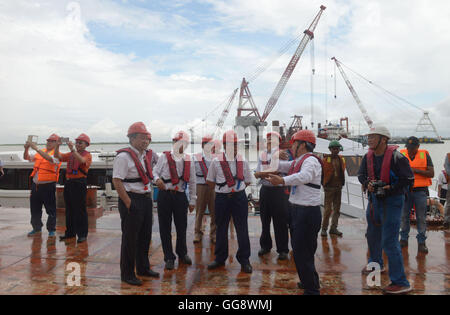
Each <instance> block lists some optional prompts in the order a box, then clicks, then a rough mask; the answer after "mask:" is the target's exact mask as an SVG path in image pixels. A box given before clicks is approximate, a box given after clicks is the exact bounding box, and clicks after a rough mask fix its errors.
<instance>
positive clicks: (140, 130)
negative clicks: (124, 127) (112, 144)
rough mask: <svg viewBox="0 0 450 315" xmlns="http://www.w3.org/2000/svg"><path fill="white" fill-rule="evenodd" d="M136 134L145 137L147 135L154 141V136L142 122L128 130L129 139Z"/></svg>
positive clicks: (136, 123)
mask: <svg viewBox="0 0 450 315" xmlns="http://www.w3.org/2000/svg"><path fill="white" fill-rule="evenodd" d="M135 133H142V134H144V135H147V136H148V137H149V139H150V140H152V134H151V133H150V132H148V130H147V127H145V124H144V123H143V122H141V121H139V122H135V123H134V124H132V125H131V126H130V127H129V128H128V133H127V137H129V136H130V135H132V134H135Z"/></svg>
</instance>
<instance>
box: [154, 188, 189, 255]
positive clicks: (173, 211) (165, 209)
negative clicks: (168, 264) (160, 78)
mask: <svg viewBox="0 0 450 315" xmlns="http://www.w3.org/2000/svg"><path fill="white" fill-rule="evenodd" d="M188 207H189V202H188V200H187V196H186V194H185V193H184V192H175V191H173V190H160V191H159V192H158V221H159V233H160V236H161V245H162V248H163V252H164V261H168V260H175V258H176V257H175V254H174V253H173V247H172V217H173V221H174V223H175V230H176V232H177V242H176V245H175V252H176V254H177V255H178V257H179V258H180V257H184V256H186V255H187V245H186V230H187V211H188Z"/></svg>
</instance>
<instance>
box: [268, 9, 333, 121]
mask: <svg viewBox="0 0 450 315" xmlns="http://www.w3.org/2000/svg"><path fill="white" fill-rule="evenodd" d="M325 9H326V7H325V6H323V5H322V6H320V11H319V13H317V15H316V17H315V18H314V20H313V21H312V23H311V25H310V26H309V28H308V29H307V30H305V31H304V32H303V33H304V34H305V35H304V36H303V38H302V40H301V41H300V44H299V45H298V47H297V50H296V51H295V53H294V55H293V56H292V58H291V61H290V62H289V64H288V65H287V67H286V69H285V70H284V73H283V75H282V76H281V79H280V81H279V82H278V84H277V86H276V87H275V90H274V91H273V93H272V96H271V97H270V98H269V101H268V102H267V104H266V107H265V109H264V113H263V115H262V116H261V122H264V121H265V120H266V119H267V117H268V116H269V114H270V112H271V111H272V110H273V108H274V107H275V105H276V104H277V102H278V99H279V98H280V96H281V93H283V90H284V88H285V87H286V84H287V83H288V81H289V78H290V77H291V75H292V72H293V71H294V69H295V67H296V65H297V63H298V61H299V60H300V57H301V56H302V54H303V51H304V50H305V48H306V45H307V44H308V43H309V42H310V41H311V40H312V39H313V38H314V30H315V29H316V26H317V24H318V23H319V20H320V17H321V16H322V13H323V11H324V10H325Z"/></svg>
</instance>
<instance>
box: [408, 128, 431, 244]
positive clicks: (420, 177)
mask: <svg viewBox="0 0 450 315" xmlns="http://www.w3.org/2000/svg"><path fill="white" fill-rule="evenodd" d="M419 147H420V143H419V139H417V138H416V137H409V138H408V140H407V143H406V149H403V150H401V151H400V152H401V153H402V154H403V155H404V156H406V157H407V158H408V160H409V164H410V165H411V169H412V170H413V172H414V187H413V189H412V191H409V192H408V193H407V196H406V201H405V204H404V206H403V213H402V225H401V230H400V238H401V239H400V246H401V247H406V246H408V237H409V230H410V213H411V209H412V208H413V207H414V208H415V210H416V220H417V231H418V234H417V242H418V250H419V252H421V253H428V248H427V246H426V244H425V240H426V239H427V237H426V231H427V222H426V217H427V198H428V196H429V192H428V187H429V186H431V179H432V178H433V177H434V167H433V162H432V160H431V157H430V155H429V154H428V151H427V150H420V149H419Z"/></svg>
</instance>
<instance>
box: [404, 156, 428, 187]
mask: <svg viewBox="0 0 450 315" xmlns="http://www.w3.org/2000/svg"><path fill="white" fill-rule="evenodd" d="M400 152H401V153H402V154H403V155H404V156H406V157H407V158H408V160H409V165H410V166H411V168H415V169H419V170H422V171H426V170H427V167H428V164H427V154H428V151H427V150H421V149H419V150H418V151H417V153H416V156H415V158H414V160H413V161H411V158H410V157H409V154H408V150H407V149H403V150H401V151H400ZM431 184H432V182H431V178H429V177H425V176H423V175H420V174H417V173H414V188H416V187H428V186H431Z"/></svg>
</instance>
